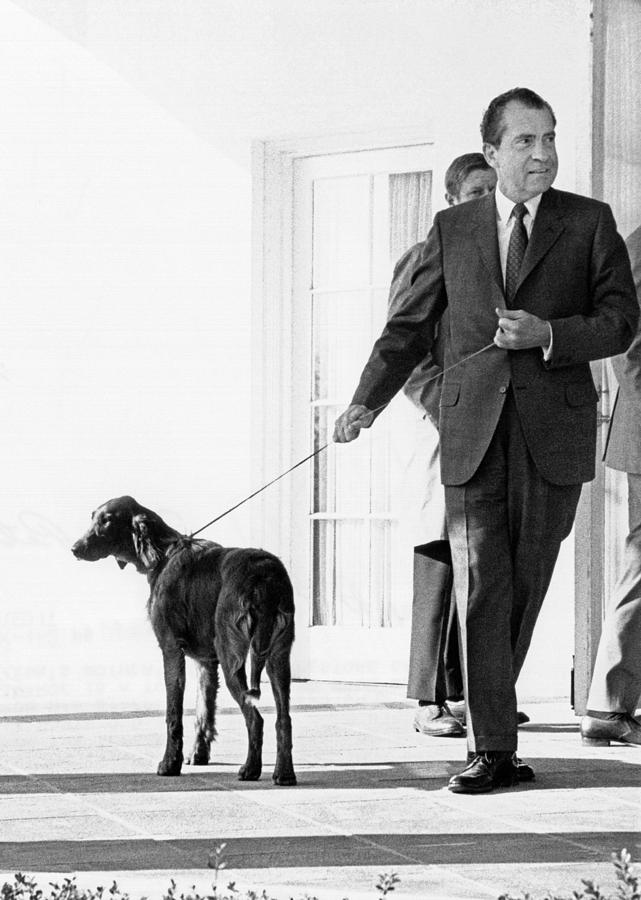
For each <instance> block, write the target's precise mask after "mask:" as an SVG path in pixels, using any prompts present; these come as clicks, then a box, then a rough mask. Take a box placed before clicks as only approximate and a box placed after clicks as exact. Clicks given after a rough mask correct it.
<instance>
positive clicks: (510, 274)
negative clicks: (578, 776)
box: [334, 88, 639, 793]
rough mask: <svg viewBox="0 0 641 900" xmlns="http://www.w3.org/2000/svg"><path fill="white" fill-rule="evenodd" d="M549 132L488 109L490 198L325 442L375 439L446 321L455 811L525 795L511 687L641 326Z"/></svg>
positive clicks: (459, 221) (443, 220)
mask: <svg viewBox="0 0 641 900" xmlns="http://www.w3.org/2000/svg"><path fill="white" fill-rule="evenodd" d="M555 125H556V120H555V117H554V113H553V112H552V109H551V107H550V105H549V104H548V103H546V102H545V101H544V100H543V99H542V98H541V97H539V96H538V95H537V94H535V93H534V92H533V91H530V90H528V89H525V88H515V89H514V90H512V91H508V92H507V93H505V94H501V95H500V96H499V97H497V98H495V99H494V100H493V101H492V102H491V103H490V105H489V107H488V109H487V111H486V113H485V115H484V117H483V122H482V125H481V133H482V138H483V149H484V153H485V156H486V159H487V161H488V162H489V163H490V165H491V166H492V167H493V168H494V169H495V170H496V173H497V175H498V187H497V190H496V192H495V195H494V196H489V197H485V198H482V199H480V200H475V201H472V202H470V203H464V204H462V205H461V206H455V207H451V208H450V209H446V210H443V211H441V212H439V213H437V215H436V216H435V218H434V223H433V226H432V228H431V230H430V233H429V235H428V237H427V240H426V241H425V245H424V251H423V254H422V257H421V259H420V260H419V262H418V264H417V266H416V269H415V271H414V274H413V277H412V279H411V280H410V284H409V286H408V289H407V291H406V293H405V296H404V297H403V298H402V300H401V301H400V302H399V304H398V307H397V309H396V311H395V313H394V314H393V315H392V316H391V317H390V318H389V320H388V322H387V324H386V326H385V328H384V330H383V333H382V334H381V336H380V338H379V339H378V341H377V342H376V343H375V345H374V348H373V350H372V353H371V355H370V358H369V360H368V362H367V364H366V366H365V368H364V370H363V373H362V375H361V379H360V383H359V385H358V387H357V389H356V392H355V394H354V397H353V399H352V403H351V404H350V406H349V407H348V409H347V410H345V412H344V413H343V414H342V415H341V416H339V418H338V419H337V422H336V426H335V431H334V440H336V441H338V442H344V441H349V440H353V439H354V438H355V437H357V436H358V434H359V432H360V429H361V428H363V427H368V426H369V425H370V424H371V423H372V421H373V419H374V416H375V413H376V412H377V411H378V410H379V409H380V408H382V407H383V406H385V405H386V404H387V403H388V402H389V401H390V400H391V398H392V397H393V396H394V394H395V393H396V392H397V391H398V390H399V389H400V388H401V387H402V385H403V384H404V382H405V381H406V379H407V377H408V375H409V374H410V372H411V371H412V369H413V368H414V367H415V366H416V364H417V363H418V362H419V361H420V360H421V359H423V358H424V357H425V356H426V355H427V353H428V352H429V350H430V348H431V347H432V345H433V341H434V333H435V328H436V325H437V323H438V321H439V320H440V319H441V317H442V316H443V313H444V312H445V310H446V309H447V311H448V318H447V329H446V333H445V335H444V343H445V358H444V377H443V385H442V389H441V403H440V425H439V433H440V441H441V480H442V481H443V484H444V485H445V504H446V514H447V528H448V536H449V540H450V545H451V548H452V560H453V568H454V582H455V594H456V603H457V609H458V616H459V622H460V625H461V644H462V646H461V658H462V661H463V665H464V674H465V686H464V687H465V696H466V700H467V738H468V757H469V762H468V765H467V767H466V768H465V769H464V771H463V772H462V773H460V774H459V775H455V776H454V777H453V778H452V779H451V780H450V783H449V787H450V790H452V791H455V792H460V793H480V792H485V791H491V790H493V789H494V788H495V787H497V786H503V785H505V786H507V785H511V784H515V783H517V781H518V771H517V764H518V760H517V757H516V749H517V710H516V693H515V680H516V677H517V675H518V673H519V671H520V668H521V666H522V663H523V661H524V659H525V655H526V652H527V649H528V647H529V644H530V640H531V637H532V631H533V629H534V625H535V622H536V619H537V616H538V613H539V609H540V607H541V603H542V601H543V598H544V596H545V593H546V591H547V588H548V585H549V582H550V578H551V576H552V572H553V569H554V565H555V562H556V558H557V555H558V552H559V547H560V544H561V541H562V540H563V539H564V538H565V537H566V536H567V535H568V533H569V532H570V530H571V528H572V523H573V521H574V516H575V512H576V506H577V503H578V499H579V494H580V491H581V484H582V483H583V482H584V481H588V480H590V479H591V478H593V477H594V464H595V447H596V404H597V394H596V391H595V388H594V384H593V381H592V377H591V373H590V367H589V362H590V361H591V360H594V359H599V358H602V357H607V356H612V355H615V354H618V353H621V352H623V351H624V350H625V349H627V347H628V345H629V344H630V342H631V340H632V337H633V335H634V333H635V330H636V325H637V320H638V315H639V314H638V307H637V302H636V297H635V292H634V284H633V281H632V274H631V272H630V262H629V259H628V255H627V251H626V249H625V244H624V243H623V241H622V239H621V237H620V236H619V234H618V233H617V230H616V226H615V223H614V219H613V217H612V213H611V211H610V208H609V207H608V206H607V205H606V204H604V203H599V202H597V201H594V200H591V199H588V198H586V197H581V196H578V195H576V194H569V193H566V192H561V191H556V190H554V189H553V188H552V187H551V185H552V182H553V181H554V179H555V177H556V173H557V167H558V161H557V155H556V147H555ZM479 351H481V352H479Z"/></svg>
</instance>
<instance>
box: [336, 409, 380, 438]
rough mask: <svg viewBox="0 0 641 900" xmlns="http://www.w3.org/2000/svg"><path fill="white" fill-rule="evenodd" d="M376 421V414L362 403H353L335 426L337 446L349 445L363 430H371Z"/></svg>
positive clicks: (337, 420)
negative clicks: (370, 427)
mask: <svg viewBox="0 0 641 900" xmlns="http://www.w3.org/2000/svg"><path fill="white" fill-rule="evenodd" d="M373 421H374V413H373V412H371V411H370V410H369V409H368V408H367V407H366V406H361V404H360V403H352V405H351V406H348V407H347V409H346V410H345V412H344V413H342V414H341V415H340V416H339V417H338V419H336V424H335V425H334V440H335V441H336V443H337V444H347V443H349V441H353V440H354V439H355V438H357V437H358V435H359V434H360V431H361V428H369V426H370V425H371V424H372V422H373Z"/></svg>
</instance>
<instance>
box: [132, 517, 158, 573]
mask: <svg viewBox="0 0 641 900" xmlns="http://www.w3.org/2000/svg"><path fill="white" fill-rule="evenodd" d="M131 525H132V536H133V541H134V548H135V550H136V556H137V557H138V559H139V560H140V562H141V563H142V565H143V567H144V568H145V569H153V568H154V566H156V565H158V563H159V562H160V559H161V553H160V550H159V549H158V547H157V546H156V544H155V543H154V538H153V534H152V527H153V522H152V521H151V520H150V519H149V518H148V517H147V516H145V515H144V514H142V515H139V516H134V518H133V519H132V521H131ZM150 526H151V527H150Z"/></svg>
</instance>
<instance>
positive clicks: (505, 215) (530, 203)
mask: <svg viewBox="0 0 641 900" xmlns="http://www.w3.org/2000/svg"><path fill="white" fill-rule="evenodd" d="M542 196H543V194H537V195H536V197H530V199H529V200H526V201H525V205H526V207H527V211H528V212H529V214H530V217H531V219H532V221H534V219H535V217H536V214H537V211H538V208H539V203H540V202H541V197H542ZM494 197H495V199H496V210H497V212H498V216H499V219H500V220H501V222H503V224H504V225H507V223H508V220H509V218H510V216H511V214H512V210H513V209H514V206H515V203H514V200H509V199H508V198H507V197H506V196H505V194H503V193H502V192H501V191H500V190H499V187H498V185H497V187H496V191H495V192H494Z"/></svg>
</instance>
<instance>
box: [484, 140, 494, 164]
mask: <svg viewBox="0 0 641 900" xmlns="http://www.w3.org/2000/svg"><path fill="white" fill-rule="evenodd" d="M483 156H484V157H485V162H486V163H487V164H488V166H492V168H493V169H496V147H495V146H494V144H488V143H487V142H486V143H485V144H483Z"/></svg>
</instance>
